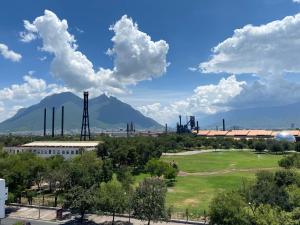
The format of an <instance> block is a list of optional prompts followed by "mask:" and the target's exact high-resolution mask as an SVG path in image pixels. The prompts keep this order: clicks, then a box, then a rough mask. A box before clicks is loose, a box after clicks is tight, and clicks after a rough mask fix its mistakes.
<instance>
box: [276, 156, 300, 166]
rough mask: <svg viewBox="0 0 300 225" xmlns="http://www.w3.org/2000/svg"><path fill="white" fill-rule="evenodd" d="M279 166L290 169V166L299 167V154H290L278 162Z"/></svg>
mask: <svg viewBox="0 0 300 225" xmlns="http://www.w3.org/2000/svg"><path fill="white" fill-rule="evenodd" d="M278 164H279V166H280V167H283V168H286V169H291V168H298V169H299V168H300V154H297V153H295V154H292V155H289V156H287V157H285V158H283V159H281V160H280V161H279V162H278Z"/></svg>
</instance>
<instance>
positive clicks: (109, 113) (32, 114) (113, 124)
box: [0, 92, 161, 132]
mask: <svg viewBox="0 0 300 225" xmlns="http://www.w3.org/2000/svg"><path fill="white" fill-rule="evenodd" d="M82 101H83V100H82V99H81V98H79V97H78V96H76V95H74V94H73V93H70V92H65V93H61V94H55V95H52V96H48V97H46V98H45V99H43V100H42V101H41V102H40V103H38V104H36V105H33V106H30V107H28V108H24V109H20V110H19V111H18V112H17V113H16V115H15V116H13V117H12V118H10V119H8V120H6V121H4V122H2V123H0V132H15V131H41V130H43V115H44V113H43V112H44V108H45V107H46V108H47V129H48V132H49V131H50V129H51V124H52V122H51V121H52V107H55V128H56V129H57V130H58V129H60V126H61V125H60V124H61V106H62V105H64V107H65V130H73V131H75V130H77V131H78V130H80V128H81V117H82V105H83V102H82ZM89 115H90V126H91V128H98V129H106V128H112V129H118V128H125V127H126V123H127V122H130V121H133V122H134V123H135V124H136V127H137V128H140V129H149V128H159V127H161V125H159V124H158V123H157V122H156V121H154V120H153V119H150V118H148V117H145V116H144V115H143V114H141V113H140V112H139V111H137V110H135V109H134V108H132V107H131V106H130V105H128V104H126V103H123V102H121V101H119V100H118V99H117V98H115V97H107V96H106V95H101V96H99V97H97V98H94V99H91V100H90V101H89Z"/></svg>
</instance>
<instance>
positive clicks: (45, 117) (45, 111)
mask: <svg viewBox="0 0 300 225" xmlns="http://www.w3.org/2000/svg"><path fill="white" fill-rule="evenodd" d="M46 121H47V109H46V108H45V109H44V137H45V136H46Z"/></svg>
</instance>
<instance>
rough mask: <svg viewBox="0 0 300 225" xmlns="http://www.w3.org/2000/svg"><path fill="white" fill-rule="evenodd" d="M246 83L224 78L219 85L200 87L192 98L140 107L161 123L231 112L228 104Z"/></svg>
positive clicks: (234, 78)
mask: <svg viewBox="0 0 300 225" xmlns="http://www.w3.org/2000/svg"><path fill="white" fill-rule="evenodd" d="M245 85H246V83H245V82H244V81H238V80H237V79H236V77H235V76H230V77H228V78H227V79H225V78H222V79H221V80H220V81H219V83H218V84H209V85H202V86H198V87H197V88H196V89H195V90H194V93H193V95H191V96H190V97H188V98H186V99H184V100H181V101H177V102H174V103H172V104H169V105H166V106H162V105H161V104H160V103H154V104H149V105H146V106H141V107H139V110H140V111H141V112H143V113H144V114H145V115H147V116H150V117H152V118H155V119H157V120H158V121H159V122H161V123H165V122H168V123H169V122H172V121H174V119H175V118H176V117H177V116H178V115H179V114H182V115H197V114H213V113H216V112H219V111H226V110H229V109H230V107H229V106H228V105H227V103H228V102H230V101H232V99H234V98H235V97H236V96H238V95H239V94H240V93H241V92H242V90H243V88H244V86H245Z"/></svg>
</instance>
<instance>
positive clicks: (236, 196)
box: [209, 154, 300, 225]
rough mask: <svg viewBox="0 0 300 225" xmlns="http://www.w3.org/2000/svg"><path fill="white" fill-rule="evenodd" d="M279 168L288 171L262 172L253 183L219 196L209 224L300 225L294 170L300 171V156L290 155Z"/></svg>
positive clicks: (299, 181)
mask: <svg viewBox="0 0 300 225" xmlns="http://www.w3.org/2000/svg"><path fill="white" fill-rule="evenodd" d="M287 162H288V163H287ZM279 165H280V166H283V167H284V168H288V169H284V170H279V171H277V172H268V171H262V172H259V173H257V175H256V180H255V181H254V182H251V183H244V184H243V185H242V186H241V188H240V189H238V190H235V191H229V192H224V193H221V194H218V195H217V196H216V197H215V198H214V199H213V201H212V202H211V204H210V211H209V217H210V223H211V224H223V225H234V224H239V225H269V224H272V225H283V224H284V225H299V224H300V174H299V172H297V171H296V170H295V168H298V169H299V168H300V155H299V154H294V155H289V156H287V157H286V158H284V159H282V160H281V161H280V162H279ZM287 165H288V166H287Z"/></svg>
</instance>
